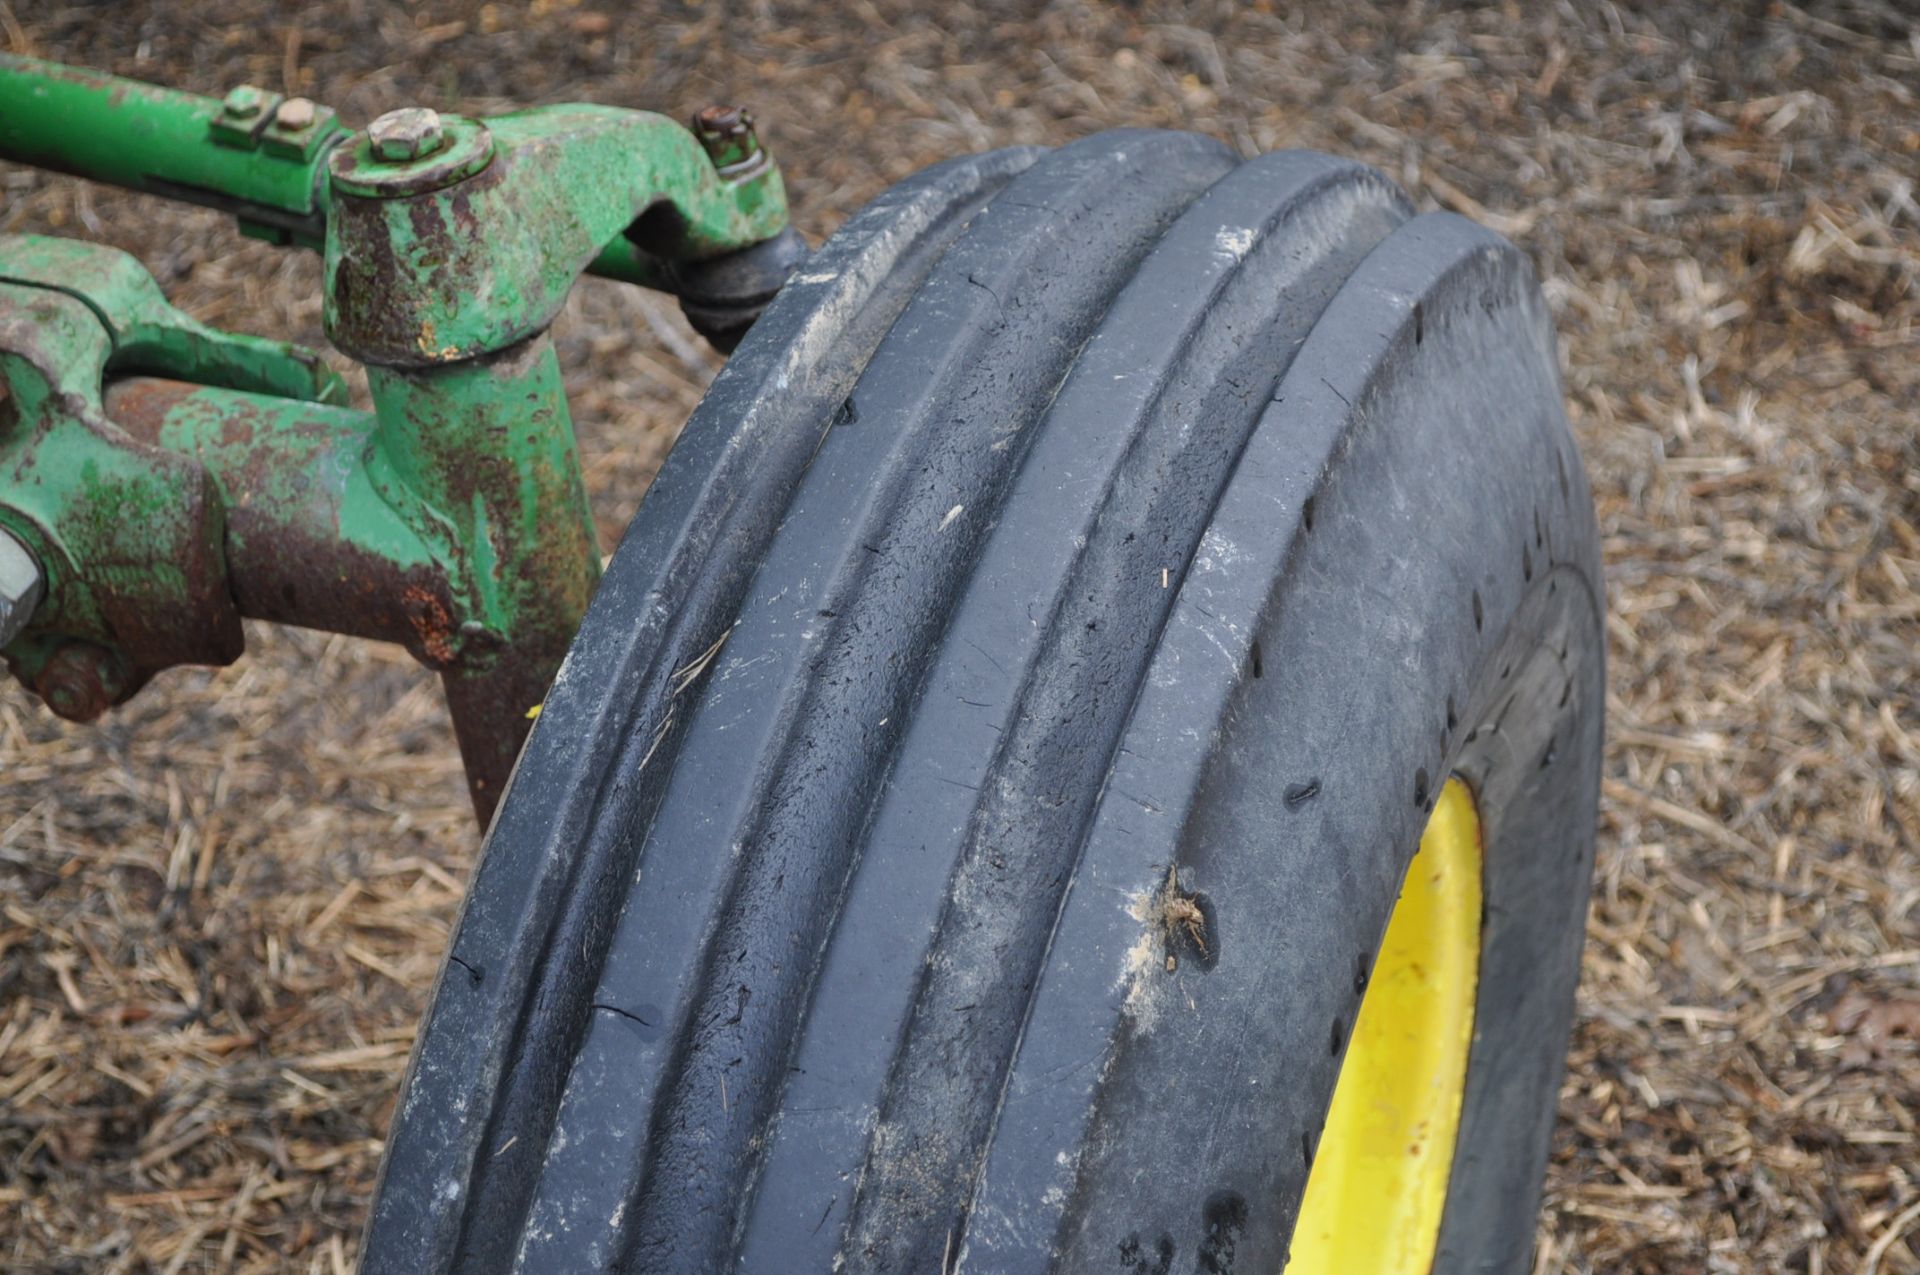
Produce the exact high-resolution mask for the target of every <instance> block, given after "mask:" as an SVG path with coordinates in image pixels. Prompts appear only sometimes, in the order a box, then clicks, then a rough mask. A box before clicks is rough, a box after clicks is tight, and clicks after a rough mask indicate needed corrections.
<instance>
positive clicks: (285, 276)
mask: <svg viewBox="0 0 1920 1275" xmlns="http://www.w3.org/2000/svg"><path fill="white" fill-rule="evenodd" d="M0 40H3V41H4V46H5V47H6V48H7V49H8V50H10V51H13V52H25V53H33V54H37V55H40V56H45V57H52V58H58V59H62V60H66V61H71V62H77V63H84V64H87V65H90V66H95V67H100V68H104V69H108V70H112V71H115V72H119V73H122V74H125V75H130V76H136V77H139V78H143V79H149V80H156V81H161V82H165V83H169V84H172V85H176V86H178V87H181V88H186V89H192V90H196V91H200V92H206V93H220V92H223V91H224V90H225V89H227V88H228V87H230V86H232V85H234V84H238V83H241V82H243V81H249V82H252V83H255V84H259V85H262V86H264V87H267V88H271V89H275V90H284V91H287V92H291V93H300V94H305V95H308V96H311V97H314V98H317V99H320V100H322V101H324V102H327V103H329V104H331V105H334V106H336V107H338V108H339V109H340V110H341V111H342V113H343V115H344V116H345V117H346V118H347V119H348V120H349V122H352V123H356V124H357V123H360V122H364V121H365V120H367V119H370V118H371V117H372V116H374V115H376V114H378V113H380V112H381V111H384V110H387V109H389V108H392V107H396V106H401V105H409V104H422V105H429V106H434V107H439V108H442V109H456V110H461V111H467V112H487V111H495V110H500V109H504V108H507V107H509V106H512V105H516V104H522V103H539V102H552V101H566V100H585V101H593V102H603V103H611V104H617V105H624V106H640V107H649V108H654V109H659V110H662V111H665V112H667V113H670V114H672V115H675V116H678V117H682V118H684V117H685V116H687V115H688V114H689V113H690V112H691V111H692V110H694V109H695V108H697V107H700V106H702V105H705V104H708V103H710V102H731V101H740V102H745V103H747V104H748V105H750V106H751V107H752V108H753V109H754V110H755V112H756V113H757V115H758V117H759V119H760V120H761V122H762V125H763V133H764V136H765V138H766V139H767V141H768V142H769V143H770V144H771V146H772V147H773V148H774V149H775V151H776V153H777V154H778V156H779V157H780V159H781V160H782V162H783V164H784V165H785V167H786V169H787V172H788V174H789V183H790V188H791V190H792V192H793V195H794V197H795V205H796V216H797V218H798V221H799V223H800V225H801V226H802V228H803V229H804V230H805V231H806V232H807V233H808V234H809V235H810V236H812V237H813V238H815V239H816V240H817V239H818V238H819V237H821V236H823V235H824V234H826V233H828V232H829V231H831V229H832V228H833V227H834V226H835V225H836V224H838V223H839V222H840V221H841V220H842V219H843V218H844V217H845V216H846V215H847V214H848V212H849V211H850V210H852V209H853V208H855V207H857V206H858V205H859V204H860V203H861V202H862V201H863V200H865V199H867V198H868V197H870V196H872V195H873V194H874V193H875V192H877V191H879V190H880V189H882V188H883V187H884V186H886V185H887V184H888V183H890V182H892V181H894V180H896V179H898V178H900V177H902V176H904V175H906V174H907V173H909V172H911V171H913V170H915V169H917V168H919V167H921V166H923V165H925V164H928V163H930V162H932V161H935V160H938V159H941V158H943V157H946V156H950V155H953V154H956V153H960V152H965V151H975V150H981V149H985V148H989V147H994V146H1001V145H1006V144H1009V143H1016V142H1037V143H1057V142H1062V141H1065V140H1067V139H1070V138H1073V137H1078V136H1081V135H1083V134H1086V133H1088V132H1091V131H1094V130H1096V129H1101V128H1108V127H1113V126H1116V125H1133V126H1153V127H1171V128H1185V129H1197V130H1201V131H1204V132H1207V133H1211V134H1214V135H1216V136H1218V137H1221V138H1223V139H1226V140H1227V141H1229V142H1230V143H1232V144H1233V145H1234V146H1236V147H1238V148H1240V149H1241V150H1242V151H1244V152H1246V153H1249V154H1251V153H1254V152H1257V151H1263V150H1269V149H1273V148H1279V147H1314V148H1319V149H1324V150H1329V151H1335V152H1340V153H1343V154H1349V155H1355V156H1359V157H1361V158H1364V159H1366V160H1368V161H1370V162H1372V163H1374V164H1377V165H1379V166H1380V167H1381V168H1383V169H1384V170H1385V171H1386V172H1387V173H1389V174H1390V175H1392V176H1393V177H1394V178H1396V179H1397V180H1399V181H1400V182H1401V183H1403V184H1404V185H1405V186H1406V187H1407V189H1408V190H1409V191H1411V192H1412V193H1413V194H1414V195H1415V197H1416V198H1417V200H1418V201H1419V202H1420V203H1421V204H1422V206H1424V207H1427V208H1447V209H1452V210H1455V211H1458V212H1462V213H1465V214H1467V215H1469V216H1472V217H1474V218H1477V219H1478V220H1480V221H1482V222H1484V223H1486V224H1487V225H1490V226H1492V227H1494V228H1495V229H1497V230H1500V231H1502V232H1504V233H1505V234H1507V235H1509V236H1511V237H1512V238H1514V239H1515V240H1516V241H1517V242H1518V243H1520V244H1521V245H1522V246H1523V247H1524V248H1525V249H1526V250H1527V251H1528V252H1529V253H1530V254H1531V255H1532V257H1533V259H1534V261H1535V262H1536V263H1537V265H1538V268H1539V271H1540V274H1541V276H1542V278H1543V280H1544V282H1545V287H1546V291H1547V295H1548V297H1549V299H1550V300H1551V302H1552V304H1553V306H1554V309H1555V311H1556V314H1557V317H1558V321H1559V324H1560V331H1561V333H1562V337H1563V346H1564V352H1565V353H1564V361H1565V377H1566V391H1567V399H1568V409H1569V412H1570V413H1571V416H1572V419H1573V421H1574V425H1575V429H1576V430H1577V432H1578V435H1579V439H1580V442H1581V445H1582V448H1583V450H1584V453H1585V456H1586V460H1587V464H1588V466H1589V468H1590V470H1591V473H1592V476H1593V480H1594V488H1595V493H1596V497H1597V500H1598V502H1599V511H1600V519H1601V526H1602V528H1603V532H1604V535H1605V553H1606V559H1607V568H1608V580H1609V588H1610V615H1609V628H1610V634H1611V642H1612V651H1611V660H1612V663H1611V671H1610V676H1611V685H1612V692H1611V695H1610V696H1609V700H1608V711H1609V714H1610V726H1609V731H1610V737H1611V747H1610V755H1609V760H1608V763H1607V774H1606V783H1605V796H1604V801H1603V805H1602V809H1601V829H1600V853H1599V869H1598V881H1597V888H1596V893H1595V898H1594V904H1593V909H1592V914H1591V923H1590V927H1589V942H1588V946H1587V959H1586V969H1585V978H1584V981H1583V983H1582V986H1581V991H1580V1000H1579V1022H1578V1026H1577V1029H1576V1032H1575V1036H1574V1041H1573V1053H1572V1060H1571V1068H1570V1071H1569V1073H1568V1078H1567V1082H1566V1086H1565V1089H1564V1091H1563V1094H1562V1099H1561V1117H1562V1118H1561V1122H1560V1127H1559V1130H1558V1133H1557V1134H1556V1137H1555V1141H1554V1150H1553V1159H1552V1166H1551V1169H1550V1173H1549V1178H1548V1184H1547V1194H1546V1199H1545V1202H1544V1205H1543V1207H1542V1209H1541V1213H1540V1220H1539V1237H1540V1238H1539V1251H1538V1259H1537V1263H1536V1268H1537V1270H1539V1271H1542V1272H1560V1271H1567V1272H1573V1271H1580V1272H1587V1271H1606V1272H1616V1271H1626V1272H1647V1273H1651V1272H1667V1273H1673V1275H1678V1273H1680V1272H1703V1271H1713V1272H1720V1271H1728V1272H1732V1271H1753V1272H1776V1271H1787V1272H1807V1273H1808V1275H1819V1273H1821V1272H1834V1273H1836V1275H1845V1273H1851V1272H1860V1273H1862V1275H1867V1273H1870V1272H1875V1271H1881V1272H1900V1271H1907V1272H1912V1271H1916V1270H1920V1259H1917V1258H1916V1251H1917V1250H1920V1238H1914V1237H1915V1236H1916V1235H1920V1154H1916V1127H1915V1120H1916V1113H1917V1111H1920V1053H1917V1052H1916V1051H1917V1045H1916V1041H1915V1039H1914V1038H1915V1036H1916V1034H1920V915H1917V914H1916V906H1917V905H1920V846H1916V840H1917V839H1920V705H1916V702H1915V699H1914V691H1915V680H1916V672H1917V671H1920V655H1916V647H1917V645H1920V644H1917V643H1916V637H1917V636H1920V634H1917V632H1916V623H1917V621H1920V592H1916V584H1920V442H1916V438H1917V437H1920V433H1917V431H1920V326H1917V321H1920V204H1917V203H1916V198H1917V197H1916V193H1915V183H1916V178H1920V102H1916V93H1917V92H1920V25H1917V24H1916V18H1915V16H1914V14H1913V12H1912V10H1910V9H1906V8H1903V7H1901V6H1899V5H1896V4H1893V3H1877V2H1874V0H1854V2H1850V3H1845V2H1836V3H1828V4H1812V5H1807V6H1796V5H1793V4H1787V3H1782V2H1779V0H1773V2H1771V3H1765V2H1750V3H1745V4H1741V5H1737V6H1731V5H1720V4H1709V3H1702V2H1698V0H1694V2H1689V3H1670V4H1663V3H1637V4H1635V3H1589V2H1587V0H1560V2H1559V3H1554V4H1522V3H1519V0H1513V2H1512V3H1509V4H1506V5H1485V6H1456V5H1452V4H1440V3H1419V2H1417V0H1416V2H1414V3H1408V4H1405V5H1386V4H1352V3H1348V4H1338V5H1335V4H1322V5H1310V6H1304V7H1298V8H1296V7H1292V6H1289V7H1287V8H1285V9H1281V8H1278V7H1276V6H1273V5H1271V4H1267V3H1256V4H1251V5H1241V4H1225V3H1220V4H1211V5H1195V6H1189V7H1181V6H1175V5H1170V4H1161V3H1154V2H1152V0H1140V2H1139V3H1092V2H1090V0H1058V2H1057V3H1052V4H1047V5H1045V6H1039V5H1018V4H1012V3H1006V4H985V3H970V2H969V0H951V2H949V3H945V4H941V5H937V6H931V5H930V6H924V7H914V6H907V5H903V4H900V3H897V2H895V0H854V2H853V3H849V4H844V5H824V4H822V5H814V4H804V5H800V4H773V3H770V2H768V0H760V2H759V3H755V4H749V5H742V6H730V5H721V4H718V3H705V4H685V5H672V6H664V7H657V8H656V7H651V6H649V7H645V8H640V7H635V8H628V7H626V6H624V5H618V4H615V3H612V0H577V2H575V0H532V2H531V3H525V4H522V3H506V2H499V3H487V4H475V3H468V2H465V0H438V2H434V3H421V4H413V5H403V4H399V3H388V2H384V0H346V2H345V3H339V4H329V5H314V4H302V3H290V2H285V0H283V2H280V3H260V2H247V3H242V2H240V0H208V2H207V3H184V2H182V3H171V4H168V3H157V2H154V0H126V2H123V3H106V2H105V0H101V2H98V3H71V2H70V0H0ZM0 192H3V193H0V231H7V232H42V233H45V232H50V233H56V234H66V235H78V236H82V237H85V238H89V239H93V240H96V241H100V242H104V243H110V244H115V245H118V246H120V247H123V248H126V249H128V250H130V251H132V252H134V253H136V254H137V255H138V256H139V257H140V258H141V260H142V261H144V262H145V263H146V264H147V266H148V267H150V268H151V269H152V270H153V271H154V273H155V274H156V275H157V276H158V277H159V279H160V280H161V282H162V283H163V284H164V286H165V287H166V288H167V290H168V291H169V293H170V294H171V295H172V297H173V298H174V299H175V301H176V302H177V303H179V304H180V305H181V306H183V307H184V308H185V309H187V310H188V311H189V312H191V313H192V314H194V315H195V316H197V317H198V318H200V319H203V320H205V321H207V322H210V323H214V324H218V325H222V326H227V327H232V328H237V329H241V330H245V331H250V332H257V333H264V334H267V335H270V336H275V337H286V338H291V339H296V340H300V341H304V342H309V343H314V344H319V343H320V342H321V334H320V301H319V291H318V282H319V264H318V262H317V260H316V259H315V258H314V257H313V256H312V255H311V254H306V253H301V252H291V251H283V250H278V249H274V248H271V247H268V246H265V245H261V244H257V243H253V242H250V241H245V240H242V239H240V238H238V237H237V236H236V235H235V234H234V232H233V230H232V227H231V225H230V223H228V222H227V221H226V220H225V219H223V218H222V217H220V216H218V215H216V214H212V213H208V212H202V211H196V210H191V209H181V208H176V207H170V206H167V205H164V204H161V203H159V202H157V201H154V200H151V199H146V198H141V197H135V196H131V195H125V194H121V193H117V192H114V191H110V190H107V189H104V188H100V187H91V186H87V185H84V184H82V183H80V182H77V181H74V180H70V179H65V178H56V177H46V176H42V175H37V174H33V173H30V172H28V171H26V170H23V169H20V168H17V167H13V166H0ZM558 335H559V344H560V349H561V352H562V355H563V358H564V361H565V364H566V368H567V372H568V386H569V389H570V392H571V394H572V402H573V406H574V410H575V414H576V416H577V419H578V421H579V423H580V435H581V439H582V445H583V448H584V452H585V456H586V465H587V474H588V481H589V485H590V487H591V489H592V494H593V499H594V503H595V510H596V512H597V515H598V518H599V523H600V529H601V533H602V537H603V541H604V543H605V544H607V545H608V546H611V545H612V544H613V543H615V541H616V539H617V537H618V534H619V531H620V529H621V527H622V526H623V525H624V524H625V522H626V520H627V519H628V518H629V517H630V516H631V514H632V512H633V510H634V508H635V506H636V504H637V503H638V501H639V500H640V497H641V495H642V493H643V492H644V491H645V489H646V485H647V482H648V480H649V478H650V477H651V475H652V474H653V473H654V472H655V470H656V468H657V467H658V465H659V462H660V458H661V456H662V455H663V454H664V452H665V451H666V449H667V447H668V446H669V445H670V443H671V441H672V438H673V435H674V431H675V429H676V428H677V427H678V425H679V423H680V422H681V421H682V420H683V419H684V418H685V417H686V415H687V413H688V411H689V410H690V409H691V408H692V406H693V405H694V403H695V402H696V400H697V399H698V398H699V396H700V394H701V391H702V388H703V386H704V385H705V384H706V382H707V380H708V378H709V377H710V376H711V375H712V372H713V370H714V368H715V366H716V360H715V359H714V358H713V356H711V355H710V354H708V353H707V352H705V351H704V349H703V348H702V347H701V346H700V345H699V344H698V342H697V341H696V340H695V338H693V337H692V335H691V334H690V332H689V331H688V329H687V328H686V327H685V326H684V324H683V323H682V322H681V321H680V319H679V316H678V313H677V311H676V310H675V308H674V307H673V305H672V304H671V303H670V302H666V301H662V300H660V299H659V298H655V297H650V296H648V295H646V294H642V293H639V292H637V291H632V290H628V289H623V288H620V287H617V286H614V285H609V284H602V283H588V284H585V285H583V286H582V287H581V288H579V289H578V290H577V292H576V295H575V297H574V299H573V301H572V302H571V304H570V305H569V308H568V311H567V313H566V315H565V317H564V319H563V320H562V322H561V323H560V325H559V328H558ZM362 384H363V383H362ZM248 642H249V648H248V652H247V655H246V657H245V658H244V659H243V660H242V661H241V662H240V663H238V664H237V665H235V666H234V667H232V668H229V669H223V670H216V671H206V670H181V671H177V672H173V673H169V674H167V675H165V676H163V677H161V678H159V679H158V680H157V681H156V682H155V683H154V684H153V685H152V686H151V687H150V688H149V689H148V690H146V691H145V692H144V693H143V694H141V695H140V696H139V697H138V698H137V699H135V700H134V701H133V702H131V703H130V704H128V705H126V706H125V707H123V708H121V709H118V710H116V711H114V712H113V713H111V714H109V715H108V716H107V717H106V718H104V719H103V720H101V721H100V722H99V723H97V724H94V725H91V726H72V725H67V724H64V723H62V722H60V721H57V720H56V719H54V718H53V717H52V716H51V715H49V714H48V713H47V712H46V711H45V709H43V708H42V707H41V706H40V704H39V703H38V702H37V701H36V700H35V699H33V698H32V697H30V696H29V695H27V694H26V693H25V692H23V691H22V690H21V689H20V688H18V687H17V686H13V685H11V684H8V685H6V686H5V687H4V688H0V774H4V782H3V783H0V1268H4V1269H7V1270H11V1271H23V1272H24V1271H32V1272H54V1271H62V1272H66V1271H71V1272H88V1273H91V1272H131V1271H140V1272H148V1271H151V1272H165V1273H166V1275H174V1273H176V1272H185V1271H203V1270H204V1271H230V1270H231V1271H283V1270H284V1271H312V1272H344V1271H347V1270H350V1269H352V1267H353V1265H354V1261H355V1249H356V1244H357V1238H356V1237H357V1228H358V1227H359V1225H360V1221H361V1217H362V1214H363V1212H364V1210H365V1208H366V1205H367V1201H368V1196H369V1193H370V1190H371V1188H372V1184H373V1179H374V1174H375V1171H376V1167H377V1164H378V1161H379V1156H380V1149H381V1137H382V1134H383V1132H384V1130H385V1129H386V1127H387V1122H388V1118H389V1115H390V1112H391V1108H392V1103H393V1096H394V1091H395V1086H396V1084H397V1081H398V1079H399V1076H400V1072H401V1069H402V1067H403V1065H404V1063H405V1059H406V1055H407V1050H408V1048H409V1045H410V1042H411V1040H412V1035H413V1031H414V1023H415V1021H416V1019H417V1018H418V1016H419V1014H420V1011H421V1007H422V1004H423V1002H424V998H425V996H426V994H427V991H428V987H429V984H430V982H431V980H432V978H433V976H434V971H435V969H436V966H437V964H438V962H439V959H440V952H441V948H442V945H443V943H444V941H445V938H446V936H447V933H448V927H449V924H450V922H451V920H452V918H453V916H454V912H455V909H456V907H457V904H458V900H459V898H460V892H461V886H462V882H463V880H464V877H465V875H466V872H467V869H468V867H469V865H470V863H471V861H472V857H473V853H474V849H475V843H476V834H475V830H474V828H473V826H472V822H471V816H470V814H469V812H468V809H467V805H466V800H465V795H464V792H463V789H462V785H461V780H460V774H459V764H458V761H457V758H456V754H455V751H454V746H453V742H452V738H451V735H450V733H449V729H448V725H447V720H446V714H445V711H444V709H443V707H442V704H441V700H440V693H439V690H438V687H437V685H436V683H435V682H434V680H433V679H432V678H431V677H430V676H429V675H428V674H426V673H425V672H423V671H422V670H420V669H419V668H417V667H415V666H414V665H412V664H411V663H410V662H409V661H408V659H407V658H406V657H405V656H404V655H402V654H401V653H399V652H398V651H395V650H391V649H384V648H379V647H375V646H371V645H368V644H364V643H360V642H355V641H350V640H346V639H342V638H334V637H329V636H326V635H322V634H316V633H307V632H294V631H289V630H275V629H270V628H267V627H264V626H255V627H252V628H251V629H250V630H249V632H248Z"/></svg>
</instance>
